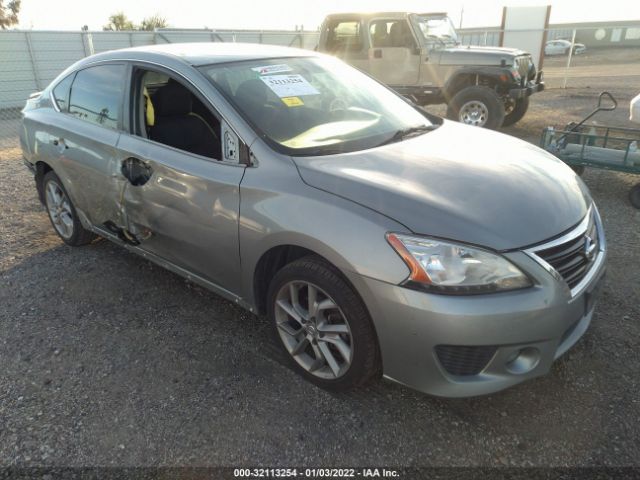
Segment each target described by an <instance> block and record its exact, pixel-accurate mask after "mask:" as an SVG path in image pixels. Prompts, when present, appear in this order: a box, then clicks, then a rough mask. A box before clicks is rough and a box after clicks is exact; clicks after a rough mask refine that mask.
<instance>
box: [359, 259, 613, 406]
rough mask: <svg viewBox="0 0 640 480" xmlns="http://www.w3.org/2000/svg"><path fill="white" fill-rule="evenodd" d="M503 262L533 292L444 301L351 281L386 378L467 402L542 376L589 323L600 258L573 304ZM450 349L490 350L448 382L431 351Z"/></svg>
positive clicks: (552, 282) (539, 274) (559, 287)
mask: <svg viewBox="0 0 640 480" xmlns="http://www.w3.org/2000/svg"><path fill="white" fill-rule="evenodd" d="M505 256H506V257H508V258H509V259H510V260H511V261H512V262H514V263H515V264H516V265H519V266H520V267H521V268H523V269H524V270H525V271H527V272H528V273H529V274H530V275H531V276H532V277H533V278H534V280H535V286H534V287H531V288H528V289H524V290H519V291H513V292H505V293H499V294H491V295H476V296H452V295H451V296H448V295H436V294H429V293H425V292H421V291H415V290H410V289H407V288H404V287H401V286H398V285H391V284H388V283H385V282H381V281H378V280H373V279H370V278H363V277H360V281H357V280H354V283H359V285H357V288H358V290H359V291H360V292H361V295H362V296H363V299H364V301H365V303H366V304H367V306H368V308H369V311H370V313H371V315H372V318H373V321H374V324H375V327H376V331H377V334H378V341H379V344H380V349H381V354H382V361H383V371H384V375H385V377H386V378H388V379H391V380H393V381H396V382H398V383H401V384H404V385H407V386H409V387H411V388H414V389H416V390H419V391H422V392H425V393H428V394H432V395H437V396H444V397H467V396H475V395H483V394H488V393H492V392H496V391H499V390H502V389H504V388H507V387H510V386H512V385H516V384H518V383H521V382H523V381H525V380H528V379H531V378H534V377H538V376H540V375H544V374H545V373H547V372H548V371H549V370H550V368H551V365H552V363H553V362H554V360H556V359H557V358H558V357H559V356H561V355H562V354H563V353H565V352H566V351H567V350H568V349H569V348H571V347H572V346H573V345H574V344H575V343H576V342H577V341H578V339H579V338H580V337H581V336H582V335H583V334H584V332H585V331H586V330H587V328H588V326H589V324H590V322H591V319H592V316H593V310H594V298H595V297H596V296H597V293H598V290H599V287H600V286H601V284H602V279H603V276H604V271H605V257H606V252H605V251H604V250H603V251H602V252H600V253H599V257H598V258H599V261H598V263H597V265H594V267H593V272H592V274H591V276H590V279H589V281H588V282H587V283H586V284H585V285H584V287H583V289H582V290H581V291H580V292H578V293H576V292H574V294H575V295H574V296H573V297H572V296H571V291H570V289H569V287H568V286H567V285H566V284H565V283H564V282H563V281H562V280H558V279H557V278H555V277H554V276H552V275H550V274H549V272H548V271H547V270H545V269H544V268H543V267H542V266H541V265H540V264H539V263H538V262H537V261H536V260H535V259H533V258H532V257H531V256H529V255H527V254H526V253H524V252H514V253H509V254H507V255H505ZM451 345H453V346H461V347H465V346H468V347H471V346H473V347H491V348H493V347H495V350H491V352H492V353H491V356H490V358H488V359H487V361H486V365H484V366H483V368H481V370H480V371H479V372H477V373H476V374H473V375H456V374H452V373H451V372H450V371H448V370H447V368H445V366H443V363H442V358H441V357H439V356H438V349H437V348H436V347H438V346H451ZM454 355H455V354H454ZM463 361H465V360H464V359H463Z"/></svg>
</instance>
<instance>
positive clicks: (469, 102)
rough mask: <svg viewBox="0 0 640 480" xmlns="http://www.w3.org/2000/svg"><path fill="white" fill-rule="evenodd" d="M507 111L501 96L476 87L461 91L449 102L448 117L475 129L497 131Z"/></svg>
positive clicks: (490, 90) (487, 88) (484, 88)
mask: <svg viewBox="0 0 640 480" xmlns="http://www.w3.org/2000/svg"><path fill="white" fill-rule="evenodd" d="M504 115H505V110H504V102H503V101H502V99H501V98H500V96H499V95H498V94H497V93H496V92H495V90H492V89H491V88H489V87H483V86H480V85H474V86H471V87H467V88H464V89H462V90H460V91H459V92H458V93H457V94H456V95H455V96H454V97H453V98H452V99H451V101H450V102H449V105H448V108H447V117H448V118H450V119H451V120H456V121H458V122H460V123H465V124H467V125H473V126H475V127H484V128H490V129H492V130H497V129H498V128H500V127H501V126H502V122H503V120H504Z"/></svg>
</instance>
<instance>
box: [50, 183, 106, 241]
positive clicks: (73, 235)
mask: <svg viewBox="0 0 640 480" xmlns="http://www.w3.org/2000/svg"><path fill="white" fill-rule="evenodd" d="M42 191H43V192H44V204H45V208H46V209H47V214H48V215H49V220H50V221H51V226H53V229H54V230H55V232H56V233H57V234H58V236H59V237H60V238H61V239H62V241H63V242H64V243H66V244H67V245H71V246H73V247H79V246H80V245H86V244H88V243H91V241H93V239H94V238H96V235H95V234H94V233H92V232H90V231H89V230H85V228H84V227H83V226H82V224H81V223H80V219H79V218H78V214H77V212H76V209H75V207H74V206H73V203H72V202H71V199H70V198H69V195H68V194H67V191H66V190H65V188H64V185H63V184H62V182H61V181H60V178H58V176H57V175H56V174H55V173H54V172H53V171H50V172H47V173H46V174H45V176H44V178H43V179H42Z"/></svg>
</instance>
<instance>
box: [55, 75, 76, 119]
mask: <svg viewBox="0 0 640 480" xmlns="http://www.w3.org/2000/svg"><path fill="white" fill-rule="evenodd" d="M74 75H75V74H73V73H72V74H71V75H68V76H67V77H65V78H64V79H63V80H61V81H60V82H58V85H56V87H55V88H54V89H53V98H54V100H55V102H56V105H57V106H58V108H59V109H60V111H61V112H66V111H68V108H69V90H70V89H71V82H72V81H73V76H74Z"/></svg>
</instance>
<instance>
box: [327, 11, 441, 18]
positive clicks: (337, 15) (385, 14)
mask: <svg viewBox="0 0 640 480" xmlns="http://www.w3.org/2000/svg"><path fill="white" fill-rule="evenodd" d="M413 14H416V15H447V13H446V12H427V13H424V12H423V13H416V12H346V13H332V14H330V15H327V18H340V17H349V18H377V17H383V18H384V17H390V18H406V17H408V16H409V15H413Z"/></svg>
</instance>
